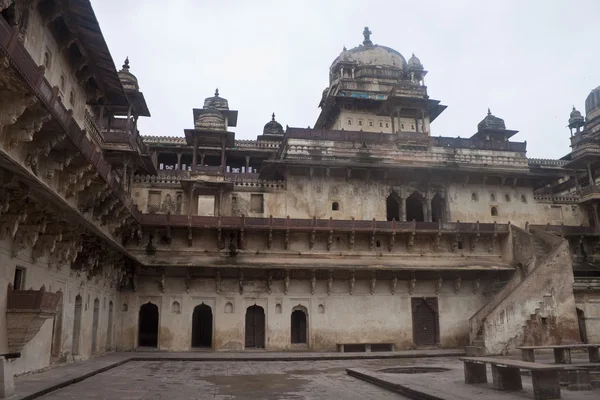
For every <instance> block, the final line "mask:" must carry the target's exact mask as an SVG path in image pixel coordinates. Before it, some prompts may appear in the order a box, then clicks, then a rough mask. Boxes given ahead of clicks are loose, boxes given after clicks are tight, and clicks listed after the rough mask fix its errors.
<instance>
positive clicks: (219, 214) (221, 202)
mask: <svg viewBox="0 0 600 400" xmlns="http://www.w3.org/2000/svg"><path fill="white" fill-rule="evenodd" d="M222 206H223V189H219V206H218V208H217V217H220V216H221V209H222V208H223V207H222Z"/></svg>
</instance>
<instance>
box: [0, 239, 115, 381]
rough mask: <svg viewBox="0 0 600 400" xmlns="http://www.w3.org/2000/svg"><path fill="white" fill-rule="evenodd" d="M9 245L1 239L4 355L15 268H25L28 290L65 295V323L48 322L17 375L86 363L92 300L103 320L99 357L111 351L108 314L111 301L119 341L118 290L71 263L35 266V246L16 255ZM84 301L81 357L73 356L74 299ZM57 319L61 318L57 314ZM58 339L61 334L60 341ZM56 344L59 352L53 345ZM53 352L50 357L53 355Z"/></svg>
mask: <svg viewBox="0 0 600 400" xmlns="http://www.w3.org/2000/svg"><path fill="white" fill-rule="evenodd" d="M10 249H11V244H10V241H9V240H8V239H5V240H2V241H0V265H2V268H0V326H2V327H3V329H0V352H1V353H4V352H7V351H8V342H7V340H8V339H7V333H8V332H7V331H8V329H10V327H8V329H5V328H4V327H6V326H7V323H6V296H7V288H8V284H9V283H13V279H14V272H15V268H16V267H20V268H24V269H25V275H24V277H25V278H24V286H23V287H24V289H30V288H33V289H36V290H37V289H39V288H40V287H41V286H42V285H45V288H46V290H48V291H50V292H58V291H59V290H60V291H62V293H63V301H62V305H60V306H59V307H60V311H61V312H62V318H61V317H60V316H59V317H57V318H56V321H57V322H59V321H60V320H61V319H62V323H59V325H58V326H55V325H56V324H55V321H54V318H49V319H47V320H46V321H45V322H44V324H43V325H42V327H41V328H40V330H39V332H38V333H37V334H36V335H35V337H34V338H33V339H32V340H31V341H30V342H29V343H28V344H27V345H25V347H24V348H23V350H22V351H21V358H19V359H17V360H15V361H14V363H13V369H14V372H15V374H20V373H23V372H29V371H36V370H39V369H42V368H46V367H48V366H49V365H50V364H51V363H53V362H65V361H73V360H74V359H75V360H84V359H87V358H89V357H91V355H92V337H93V329H92V328H93V309H94V300H95V299H98V300H99V306H100V307H99V318H98V331H97V339H96V340H97V351H96V352H97V353H103V352H105V351H107V350H108V349H107V343H108V342H107V339H108V338H107V332H108V330H109V328H108V315H109V309H110V303H111V302H112V303H113V335H114V336H113V339H112V343H116V342H117V340H118V337H117V336H116V334H115V330H114V325H115V323H116V321H117V320H118V308H117V307H116V306H117V304H118V303H119V301H118V299H119V292H118V291H117V288H116V287H115V286H114V285H112V286H111V283H110V281H109V280H108V279H107V278H105V277H102V276H99V277H94V278H92V279H88V278H87V277H86V276H85V274H77V273H75V272H74V271H72V270H71V269H70V267H69V266H67V265H62V266H53V267H49V266H48V262H47V259H46V257H45V256H44V257H41V258H39V259H38V260H37V262H35V263H33V262H32V261H31V257H30V254H31V248H30V247H28V248H25V249H23V250H22V251H21V252H20V253H19V254H18V255H17V256H16V257H12V255H11V250H10ZM77 295H79V296H81V298H82V305H83V307H82V320H81V330H80V339H79V340H80V341H79V354H77V355H74V354H72V350H73V327H74V314H75V312H74V309H75V298H76V296H77ZM57 315H58V314H57ZM55 335H59V336H60V339H57V338H56V337H55ZM53 342H54V343H55V345H56V347H55V349H52V344H53ZM52 352H53V353H54V355H52V354H51V353H52Z"/></svg>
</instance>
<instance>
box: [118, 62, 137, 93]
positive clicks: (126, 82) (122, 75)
mask: <svg viewBox="0 0 600 400" xmlns="http://www.w3.org/2000/svg"><path fill="white" fill-rule="evenodd" d="M119 79H120V80H121V84H122V85H123V88H125V90H135V91H139V90H140V87H139V85H138V80H137V78H136V77H135V75H134V74H132V73H131V72H130V71H129V57H127V58H126V59H125V63H124V64H123V67H122V68H121V70H120V71H119Z"/></svg>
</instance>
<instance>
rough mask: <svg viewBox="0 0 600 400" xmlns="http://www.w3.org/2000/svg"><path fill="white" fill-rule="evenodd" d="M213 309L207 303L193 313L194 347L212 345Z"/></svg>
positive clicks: (197, 307)
mask: <svg viewBox="0 0 600 400" xmlns="http://www.w3.org/2000/svg"><path fill="white" fill-rule="evenodd" d="M212 318H213V315H212V309H211V308H210V307H209V306H207V305H206V304H200V305H199V306H196V308H194V313H193V314H192V347H212Z"/></svg>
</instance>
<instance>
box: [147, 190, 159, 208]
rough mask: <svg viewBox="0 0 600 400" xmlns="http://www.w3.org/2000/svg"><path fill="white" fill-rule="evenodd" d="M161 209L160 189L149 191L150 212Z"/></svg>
mask: <svg viewBox="0 0 600 400" xmlns="http://www.w3.org/2000/svg"><path fill="white" fill-rule="evenodd" d="M159 209H160V191H155V190H151V191H150V192H149V193H148V212H157V211H158V210H159Z"/></svg>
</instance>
